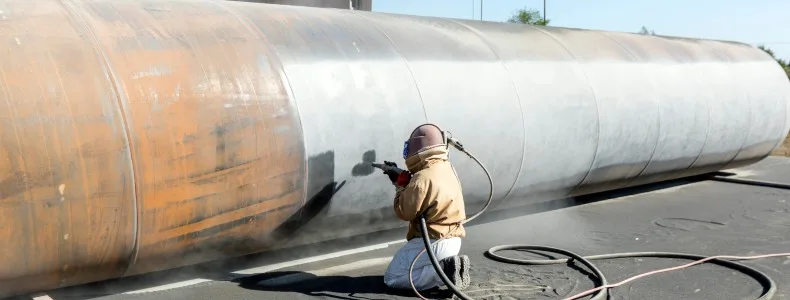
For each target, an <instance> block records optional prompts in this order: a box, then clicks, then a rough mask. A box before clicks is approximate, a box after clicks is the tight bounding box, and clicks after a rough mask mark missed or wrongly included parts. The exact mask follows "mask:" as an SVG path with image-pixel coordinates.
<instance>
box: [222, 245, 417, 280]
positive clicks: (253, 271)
mask: <svg viewBox="0 0 790 300" xmlns="http://www.w3.org/2000/svg"><path fill="white" fill-rule="evenodd" d="M402 242H404V240H398V241H392V242H386V243H381V244H376V245H372V246H366V247H361V248H356V249H351V250H345V251H338V252H333V253H329V254H324V255H318V256H313V257H308V258H303V259H297V260H292V261H288V262H283V263H278V264H272V265H268V266H260V267H256V268H251V269H245V270H238V271H235V272H231V274H233V275H255V274H261V273H266V272H271V271H274V270H278V269H282V268H288V267H293V266H298V265H302V264H307V263H313V262H318V261H322V260H327V259H332V258H338V257H343V256H348V255H351V254H357V253H362V252H368V251H373V250H379V249H384V248H387V247H389V246H390V245H392V244H398V243H402Z"/></svg>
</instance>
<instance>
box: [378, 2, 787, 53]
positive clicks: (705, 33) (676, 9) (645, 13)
mask: <svg viewBox="0 0 790 300" xmlns="http://www.w3.org/2000/svg"><path fill="white" fill-rule="evenodd" d="M480 1H481V0H373V11H378V12H390V13H398V14H409V15H422V16H435V17H448V18H460V19H473V18H474V19H480ZM483 1H484V2H483V20H485V21H505V20H507V19H508V18H509V17H510V15H511V14H512V12H513V11H515V10H516V9H519V8H523V7H527V8H534V9H539V10H542V9H543V1H542V0H483ZM473 13H474V15H473ZM546 15H547V16H548V19H549V20H550V21H551V24H550V25H552V26H559V27H573V28H587V29H600V30H610V31H626V32H637V31H639V29H640V28H641V27H642V26H645V27H647V28H648V29H651V30H653V31H655V32H656V34H662V35H671V36H683V37H694V38H710V39H721V40H732V41H740V42H745V43H750V44H765V45H766V46H768V47H769V48H771V49H773V50H774V52H776V54H777V56H779V57H781V58H784V59H790V0H760V1H757V0H752V1H749V0H596V1H593V0H546Z"/></svg>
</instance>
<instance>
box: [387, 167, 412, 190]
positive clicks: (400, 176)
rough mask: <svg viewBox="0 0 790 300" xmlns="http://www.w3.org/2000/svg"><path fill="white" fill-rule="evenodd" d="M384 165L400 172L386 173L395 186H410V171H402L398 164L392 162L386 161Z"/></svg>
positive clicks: (388, 171)
mask: <svg viewBox="0 0 790 300" xmlns="http://www.w3.org/2000/svg"><path fill="white" fill-rule="evenodd" d="M384 165H387V166H390V167H393V168H397V170H400V172H398V171H396V170H387V171H384V174H386V175H387V176H388V177H389V178H390V181H391V182H392V184H393V185H395V186H396V187H401V188H402V187H405V186H406V185H407V184H409V181H411V173H410V172H409V171H406V170H401V169H400V168H398V164H396V163H394V162H391V161H384Z"/></svg>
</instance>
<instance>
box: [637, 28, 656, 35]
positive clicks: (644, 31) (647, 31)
mask: <svg viewBox="0 0 790 300" xmlns="http://www.w3.org/2000/svg"><path fill="white" fill-rule="evenodd" d="M637 33H639V34H644V35H656V32H655V31H653V30H648V29H647V27H645V26H642V29H639V32H637Z"/></svg>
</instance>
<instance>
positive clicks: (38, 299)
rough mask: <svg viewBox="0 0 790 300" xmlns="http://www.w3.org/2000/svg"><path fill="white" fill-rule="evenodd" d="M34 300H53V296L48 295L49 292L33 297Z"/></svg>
mask: <svg viewBox="0 0 790 300" xmlns="http://www.w3.org/2000/svg"><path fill="white" fill-rule="evenodd" d="M33 300H52V297H50V296H48V295H47V294H40V295H38V296H35V297H33Z"/></svg>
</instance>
